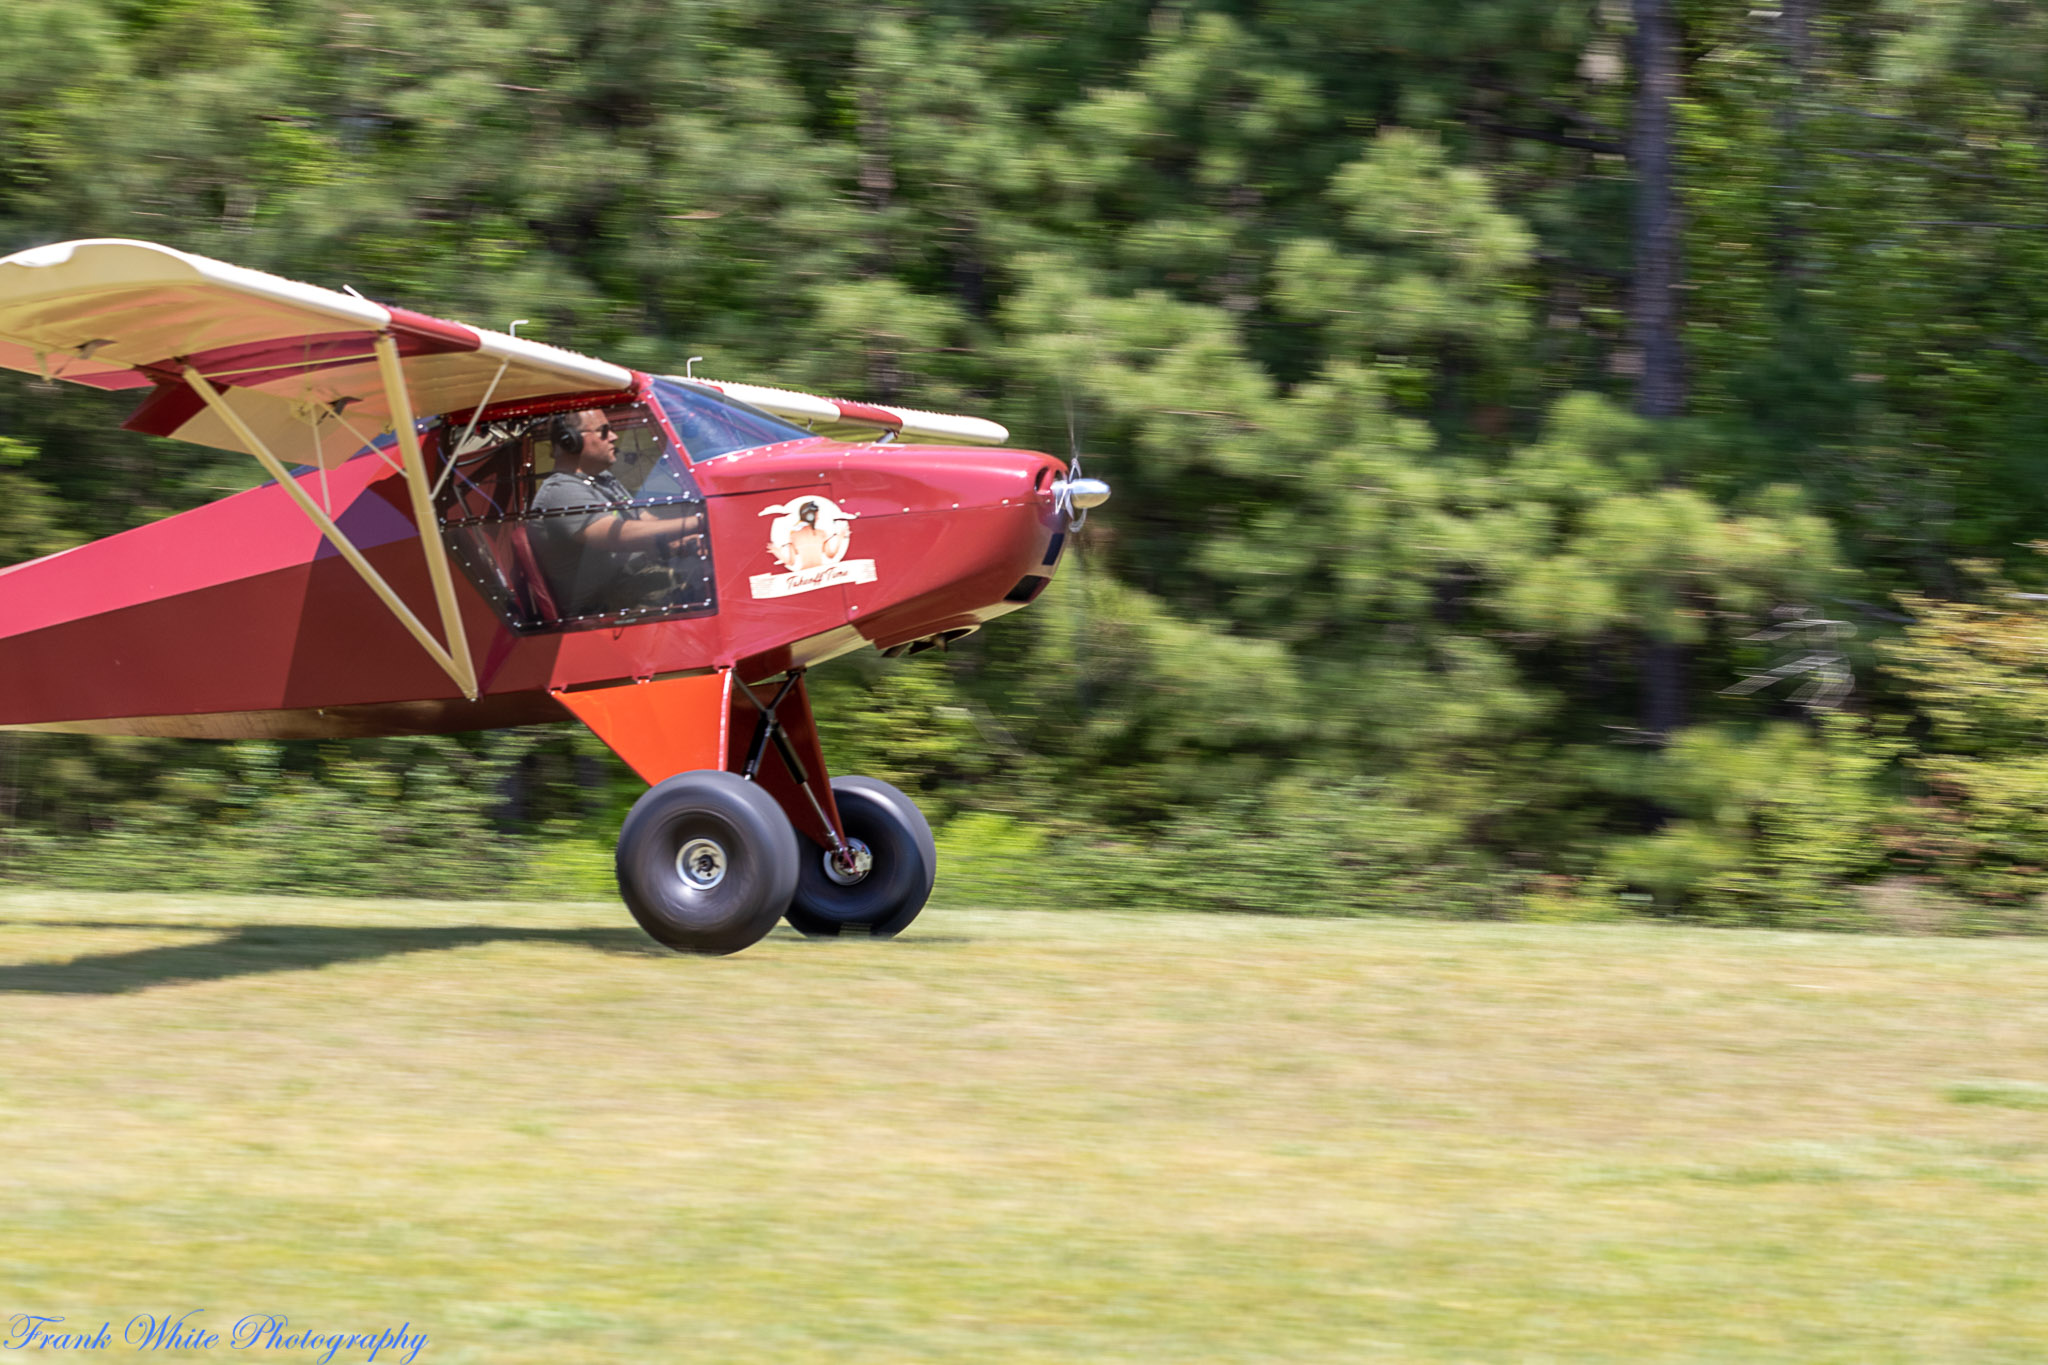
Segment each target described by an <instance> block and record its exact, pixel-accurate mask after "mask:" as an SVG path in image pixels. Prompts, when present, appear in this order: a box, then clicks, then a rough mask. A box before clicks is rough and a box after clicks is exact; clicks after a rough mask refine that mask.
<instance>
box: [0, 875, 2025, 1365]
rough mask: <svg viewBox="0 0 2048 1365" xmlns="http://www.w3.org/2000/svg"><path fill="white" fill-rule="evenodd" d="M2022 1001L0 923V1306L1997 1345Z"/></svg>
mask: <svg viewBox="0 0 2048 1365" xmlns="http://www.w3.org/2000/svg"><path fill="white" fill-rule="evenodd" d="M2044 968H2048V943H2040V942H2034V941H2024V942H2016V941H1996V942H1989V941H1977V942H1969V941H1956V940H1936V939H1885V938H1846V937H1844V938H1829V937H1821V936H1807V935H1791V934H1766V933H1738V932H1713V931H1703V930H1690V929H1664V928H1658V927H1655V926H1641V925H1625V926H1567V925H1522V926H1514V925H1465V924H1441V923H1416V922H1384V921H1382V922H1361V921H1311V920H1294V919H1277V918H1276V919H1249V918H1204V917H1194V916H1181V915H1154V916H1145V915H1093V914H1068V915H1050V914H1005V913H999V912H988V911H964V910H934V911H931V912H928V914H927V916H926V918H925V919H924V920H922V921H920V922H919V924H918V925H917V926H916V927H915V929H914V930H913V931H912V933H911V935H908V936H906V937H905V938H904V939H902V940H899V941H897V942H895V943H884V944H877V943H866V942H845V943H810V942H805V941H802V940H799V939H796V938H794V937H786V936H784V935H783V934H781V933H778V934H777V935H776V936H775V937H773V938H771V939H769V940H768V941H767V942H764V943H763V944H761V945H759V946H758V947H757V948H755V949H753V950H751V951H749V952H747V953H745V954H742V955H740V956H738V957H734V958H728V959H723V960H709V961H707V960H696V959H688V958H681V957H675V956H672V955H669V954H666V953H662V952H659V951H656V950H654V949H653V948H652V946H651V945H649V944H647V943H646V942H645V941H644V940H642V939H641V938H640V936H639V934H638V932H637V931H636V930H634V929H633V928H632V927H631V925H630V923H629V922H628V921H627V920H626V918H625V916H624V913H623V911H620V910H618V909H616V908H614V907H609V906H593V905H575V906H561V907H550V906H535V905H531V904H520V905H495V904H441V903H400V902H339V901H315V900H284V899H253V898H251V899H235V898H205V899H201V898H189V899H177V898H164V897H149V896H86V895H72V894H59V893H25V892H15V893H10V894H7V895H4V896H0V1037H4V1045H5V1056H6V1063H5V1066H4V1070H0V1113H4V1114H5V1115H6V1119H5V1124H4V1128H0V1196H4V1199H5V1210H6V1212H5V1217H4V1221H0V1228H4V1231H0V1288H4V1291H5V1301H4V1304H0V1313H13V1312H18V1311H29V1312H37V1313H61V1314H64V1315H65V1316H66V1317H67V1318H68V1319H70V1321H72V1322H73V1323H86V1324H90V1325H94V1326H96V1325H97V1324H98V1323H99V1322H101V1321H105V1320H109V1319H111V1320H113V1322H114V1324H115V1332H116V1333H117V1334H118V1332H119V1331H120V1327H121V1324H122V1323H123V1322H125V1321H126V1320H127V1318H128V1317H130V1316H132V1315H134V1314H138V1313H158V1314H161V1313H164V1312H166V1311H171V1312H174V1313H182V1312H184V1311H186V1310H188V1309H194V1308H197V1309H203V1310H205V1313H204V1316H203V1318H202V1319H201V1320H202V1321H205V1322H208V1323H210V1324H211V1325H213V1326H214V1327H215V1328H216V1329H218V1328H220V1327H222V1326H224V1325H225V1324H227V1323H228V1322H231V1321H232V1320H233V1319H234V1318H235V1317H237V1316H239V1315H241V1314H243V1313H277V1314H286V1315H289V1317H290V1318H291V1320H292V1322H293V1324H294V1326H295V1327H297V1326H301V1325H302V1326H305V1327H311V1328H313V1329H315V1330H320V1331H336V1330H342V1331H376V1330H379V1329H381V1328H384V1327H396V1326H398V1324H399V1323H401V1322H409V1323H410V1324H411V1325H412V1328H413V1330H415V1331H421V1330H424V1331H425V1332H426V1333H427V1335H428V1337H429V1344H428V1346H427V1347H426V1349H425V1350H424V1351H422V1352H421V1353H420V1355H419V1357H418V1358H419V1359H421V1360H426V1361H431V1362H436V1363H437V1365H444V1363H446V1362H458V1361H477V1362H506V1361H547V1362H584V1361H591V1362H595V1361H606V1362H609V1361H624V1360H679V1361H680V1360H689V1361H723V1360H730V1361H763V1360H812V1359H820V1360H835V1361H876V1362H882V1361H892V1362H893V1361H910V1360H934V1361H939V1360H968V1359H973V1360H976V1361H985V1360H1001V1361H1012V1360H1014V1361H1074V1360H1089V1361H1097V1360H1101V1361H1117V1360H1131V1361H1139V1360H1142V1361H1148V1362H1161V1361H1174V1362H1178V1361H1212V1360H1213V1361H1253V1360H1302V1361H1338V1360H1389V1361H1393V1360H1416V1361H1435V1360H1443V1361H1454V1360H1455V1361H1507V1360H1512V1361H1559V1362H1566V1361H1570V1362H1581V1361H1643V1360H1659V1361H1663V1360H1673V1361H1676V1360H1697V1361H1780V1360H1782V1361H1800V1362H1807V1361H1845V1362H1847V1361H1855V1362H1870V1361H1912V1362H1925V1361H1946V1360H1957V1361H1961V1360H1970V1361H1978V1360H2011V1361H2034V1360H2038V1359H2040V1358H2041V1357H2042V1356H2043V1355H2048V1292H2044V1290H2048V1234H2044V1227H2048V1218H2044V1214H2048V1111H2044V1109H2043V1108H2042V1105H2043V1103H2044V1102H2048V1101H2044V1100H2043V1096H2044V1095H2048V1090H2044V1089H2043V1083H2044V1082H2048V988H2044V982H2048V972H2044ZM0 1354H4V1352H0ZM257 1354H265V1353H257ZM267 1354H269V1355H270V1356H271V1357H272V1358H283V1357H282V1355H281V1353H277V1352H270V1353H267ZM232 1355H233V1353H230V1352H225V1351H214V1352H195V1353H192V1356H191V1358H195V1359H197V1358H213V1359H225V1358H230V1357H231V1356H232ZM348 1358H353V1359H358V1360H359V1359H361V1353H360V1352H358V1353H356V1354H355V1355H354V1356H353V1357H350V1356H348V1355H347V1354H346V1353H344V1354H343V1355H338V1356H337V1357H336V1359H348ZM392 1358H393V1357H392V1356H390V1355H388V1354H387V1355H383V1356H380V1357H379V1359H380V1360H385V1361H388V1360H391V1359H392Z"/></svg>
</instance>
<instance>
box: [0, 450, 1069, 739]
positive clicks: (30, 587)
mask: <svg viewBox="0 0 2048 1365" xmlns="http://www.w3.org/2000/svg"><path fill="white" fill-rule="evenodd" d="M1062 472H1063V466H1062V465H1061V463H1060V462H1059V461H1057V460H1055V459H1053V458H1052V457H1050V456H1047V455H1042V454H1039V453H1036V452H1032V451H1021V450H1010V449H985V448H971V447H969V448H953V447H940V446H914V445H874V444H867V445H849V444H845V443H842V442H837V441H831V440H825V439H822V438H811V439H805V440H792V441H786V442H783V443H782V444H779V445H771V446H765V447H761V448H758V449H754V450H750V451H745V452H742V453H739V454H735V455H729V456H724V457H721V458H717V459H713V460H709V461H705V462H703V463H698V464H694V465H692V466H690V473H691V475H692V476H693V477H694V479H695V481H696V483H697V486H698V488H699V489H700V490H701V493H702V495H703V515H704V518H705V521H706V523H707V534H708V538H709V542H710V546H711V555H712V564H713V569H714V572H715V578H716V589H717V602H718V606H717V609H716V610H715V611H712V612H709V613H708V614H702V615H697V616H693V617H689V618H687V619H673V620H662V621H652V622H646V623H641V624H630V625H617V626H608V627H603V628H596V629H591V628H585V629H576V630H562V631H548V630H538V631H535V630H527V631H524V632H523V633H522V632H519V631H515V629H514V626H513V624H511V623H508V622H507V620H506V619H504V617H503V615H502V613H501V611H500V610H499V609H497V608H494V606H493V605H492V603H491V602H489V601H487V600H486V598H485V597H484V595H483V594H482V593H480V592H479V591H478V590H477V587H476V586H475V584H474V583H472V582H470V581H466V580H458V581H457V584H456V589H457V593H458V598H459V603H460V607H461V616H462V622H463V627H464V630H465V633H466V635H467V637H468V642H469V649H470V653H471V656H472V658H473V659H474V660H475V662H476V669H477V674H478V687H479V692H480V695H479V696H478V698H477V699H476V700H474V701H471V700H468V699H466V698H464V697H463V695H462V694H461V692H460V691H459V690H458V689H457V688H456V686H455V685H454V683H453V682H451V680H450V678H449V676H448V674H447V673H446V672H444V671H443V670H442V668H440V667H439V666H437V665H436V664H435V662H434V661H433V660H432V659H431V658H430V657H429V656H428V654H427V653H426V652H425V651H424V650H422V649H421V647H420V646H419V644H418V643H416V642H415V641H414V640H413V639H412V638H411V637H410V636H409V635H408V634H407V633H406V631H405V629H404V628H403V627H402V626H401V625H400V624H399V623H398V621H397V620H396V619H395V618H394V617H393V616H392V614H391V613H390V612H389V611H387V610H386V609H385V608H384V606H383V605H382V604H381V603H380V602H379V601H378V600H377V598H376V597H375V595H374V594H373V593H372V592H371V590H370V589H369V587H368V586H366V584H365V583H364V581H363V579H362V578H361V577H360V576H359V575H358V574H357V573H356V572H355V571H354V570H353V569H352V568H351V567H350V566H349V565H348V564H347V563H346V561H345V560H343V559H342V557H341V556H340V555H339V554H337V553H336V552H335V550H334V548H333V546H332V545H331V544H329V543H328V542H327V541H326V540H325V539H324V538H323V536H322V535H321V533H320V531H319V530H317V529H316V528H315V527H314V526H313V525H312V524H311V523H310V522H309V521H308V520H307V518H306V517H305V516H303V515H301V513H300V512H299V511H298V509H297V508H295V507H294V506H293V505H292V503H291V501H290V499H289V498H288V497H287V496H286V494H285V491H284V489H283V488H281V487H279V486H277V485H275V484H271V485H266V486H264V487H261V488H257V489H254V490H251V491H249V492H246V493H241V494H237V495H235V496H233V497H228V498H224V499H222V500H220V501H218V502H215V503H210V504H208V505H206V506H203V507H199V508H196V509H194V510H192V511H189V512H185V513H182V514H180V515H178V516H174V517H170V518H167V519H165V520H163V521H160V522H156V523H154V524H151V525H148V526H143V527H139V528H137V529H135V530H132V531H128V532H124V533H122V534H120V535H116V536H110V537H108V538H106V539H104V540H100V541H95V542H93V543H91V544H89V545H85V546H81V547H79V548H78V549H74V550H69V551H66V552H64V553H62V554H57V555H53V556H50V557H48V558H45V559H40V560H35V561H32V562H30V563H27V564H22V565H17V566H15V567H13V568H9V569H4V570H0V726H13V727H28V728H37V729H64V730H80V731H87V732H95V733H105V734H144V735H171V736H191V737H205V738H241V737H273V738H304V737H316V736H328V735H374V734H417V733H445V732H454V731H463V730H476V729H486V728H492V727H496V726H502V725H512V724H521V723H526V722H530V721H541V720H558V719H567V718H568V715H569V712H568V711H567V710H565V709H564V708H563V706H562V705H561V703H560V702H559V701H558V700H557V699H556V694H557V693H560V692H565V691H570V692H573V691H574V690H576V689H579V688H584V687H588V686H591V685H594V684H601V683H606V682H617V681H624V680H647V679H658V678H664V677H669V676H674V675H678V674H686V673H691V672H696V671H701V670H707V669H721V668H731V669H733V670H734V671H735V672H736V673H737V675H738V676H739V677H740V678H742V679H753V678H762V677H767V676H769V675H771V674H774V673H777V672H780V671H783V670H785V669H789V668H792V667H806V666H809V665H811V664H815V663H818V662H821V661H823V660H825V659H828V658H832V657H834V656H836V655H840V654H845V653H848V652H850V651H852V650H856V649H859V648H862V647H864V646H868V645H874V646H877V647H880V648H884V649H889V648H893V647H896V646H900V645H903V644H906V643H910V642H916V641H921V640H926V639H930V638H933V637H939V636H944V635H946V634H947V633H949V632H956V631H963V630H966V629H970V628H972V627H975V626H978V625H980V624H981V623H982V622H984V621H987V620H989V619H991V618H992V617H995V616H999V615H1001V614H1003V613H1004V612H1007V611H1012V610H1015V609H1016V608H1018V607H1019V606H1022V605H1023V604H1024V603H1026V602H1028V601H1029V600H1030V599H1031V597H1032V596H1034V595H1035V594H1036V591H1037V589H1038V588H1040V587H1042V586H1043V582H1044V580H1045V579H1047V578H1049V577H1050V575H1051V574H1052V572H1053V567H1054V563H1055V562H1056V560H1057V558H1058V539H1057V532H1059V531H1060V529H1061V528H1062V526H1063V525H1064V522H1063V520H1062V518H1061V517H1060V515H1059V514H1058V513H1057V512H1056V510H1055V508H1054V505H1053V498H1052V494H1051V493H1050V492H1049V488H1050V485H1051V484H1052V481H1053V480H1054V479H1056V478H1057V477H1059V475H1060V474H1061V473H1062ZM299 483H300V486H301V487H303V488H304V489H305V490H306V491H307V492H308V493H309V494H311V495H312V497H313V498H314V499H315V500H316V501H320V502H323V503H324V504H325V505H327V506H329V507H331V508H332V515H333V516H334V519H335V521H336V522H337V523H338V524H339V526H340V528H341V529H342V531H343V532H345V533H346V534H347V536H348V538H349V539H350V540H351V541H353V542H354V543H355V545H356V546H357V547H358V548H360V549H361V550H362V551H363V552H364V554H365V555H366V556H367V557H368V559H369V560H370V562H371V563H372V564H373V565H374V566H375V568H376V569H377V570H378V571H379V572H380V573H381V574H382V575H383V576H384V578H385V579H386V580H387V581H388V582H389V583H390V584H391V585H392V586H393V587H394V588H395V589H396V590H397V592H398V593H399V594H400V595H401V596H402V597H404V598H405V599H406V601H407V602H408V603H410V604H411V605H412V606H413V610H414V611H415V612H416V613H418V614H420V615H421V616H423V617H424V616H426V615H427V614H428V613H429V612H430V611H431V607H432V600H433V599H432V594H431V588H430V585H429V582H428V575H427V571H426V561H425V557H424V556H423V554H422V546H421V544H420V540H419V535H418V532H417V530H416V529H415V526H414V524H413V521H412V519H411V516H410V514H409V504H408V502H407V492H406V487H405V484H404V481H403V479H402V478H401V477H400V475H399V473H398V471H397V470H396V469H395V468H393V466H392V465H391V464H390V463H388V462H387V461H386V460H385V459H384V458H383V457H382V456H381V455H379V454H378V453H375V452H372V453H368V454H364V455H359V456H357V457H356V458H355V459H353V460H351V461H349V462H347V463H345V464H343V465H341V466H340V467H338V468H336V469H334V470H333V471H331V472H330V473H328V474H327V476H326V478H325V481H324V484H323V480H322V478H321V476H320V475H319V474H318V473H317V472H310V471H309V472H306V473H303V474H301V475H299ZM804 494H811V495H816V496H818V497H822V498H825V499H829V500H830V501H831V503H832V504H833V505H835V506H836V507H838V508H839V509H841V510H842V511H843V512H844V513H846V514H848V515H849V516H850V518H851V520H850V522H848V523H847V524H848V525H850V527H851V540H852V545H851V548H850V549H847V550H843V551H842V552H841V557H842V558H845V559H848V560H853V559H858V560H861V561H872V562H873V573H872V578H871V579H870V580H869V581H847V582H839V583H832V584H829V585H827V586H822V587H813V588H806V589H805V590H802V591H797V592H794V593H791V594H789V595H782V596H761V595H759V587H758V581H757V580H759V579H761V577H762V576H764V575H766V576H770V577H774V576H777V575H781V574H783V573H784V572H785V570H786V567H787V566H786V565H784V564H781V563H778V562H777V560H776V558H775V557H774V550H773V548H772V547H771V545H770V543H769V535H768V529H767V528H768V526H769V524H770V523H769V521H768V520H767V518H765V517H764V515H763V513H764V511H765V510H766V509H769V508H771V507H775V506H778V505H788V504H790V503H791V501H792V499H794V498H796V497H798V496H799V495H804ZM437 548H438V547H437Z"/></svg>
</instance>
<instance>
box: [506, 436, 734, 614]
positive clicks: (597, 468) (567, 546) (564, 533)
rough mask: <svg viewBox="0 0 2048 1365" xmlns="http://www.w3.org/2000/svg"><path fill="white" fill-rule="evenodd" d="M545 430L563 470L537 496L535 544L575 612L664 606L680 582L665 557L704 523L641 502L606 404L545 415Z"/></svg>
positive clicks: (558, 592) (560, 597) (552, 582)
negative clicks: (623, 478)
mask: <svg viewBox="0 0 2048 1365" xmlns="http://www.w3.org/2000/svg"><path fill="white" fill-rule="evenodd" d="M537 434H539V435H543V436H545V437H546V438H547V439H548V441H549V443H550V444H552V445H553V446H554V450H555V472H554V473H552V474H550V475H548V476H547V478H545V479H543V480H542V481H541V485H540V488H539V490H538V491H536V492H535V494H534V498H533V509H532V510H533V511H534V512H536V513H540V514H542V515H540V516H538V517H537V518H536V519H535V521H534V523H533V525H534V533H535V534H534V549H535V551H536V553H537V554H538V556H539V558H540V567H541V572H542V573H543V574H544V575H545V576H546V578H547V580H548V586H549V587H550V588H551V589H552V590H553V592H554V594H555V597H556V600H557V601H559V602H561V603H562V612H563V614H564V615H567V616H589V615H592V614H595V613H598V612H605V611H619V610H624V609H626V608H630V607H637V606H658V605H662V604H663V602H664V601H665V599H666V598H667V597H668V596H669V595H670V594H671V593H672V592H673V591H674V589H675V587H676V586H677V585H676V583H675V578H674V574H673V573H671V572H669V571H667V570H664V569H662V568H660V567H659V564H658V562H657V561H659V560H661V559H665V558H670V557H673V556H674V555H675V553H676V552H677V550H678V549H680V548H681V546H682V544H683V542H684V541H686V540H687V539H688V538H689V537H691V536H693V535H696V534H697V533H699V532H700V531H702V530H703V519H702V518H701V517H699V516H697V515H695V514H690V515H686V516H682V517H657V516H651V515H649V509H647V508H644V507H635V506H633V494H632V491H631V490H630V489H628V488H627V487H626V485H625V484H623V483H621V482H619V480H618V477H617V476H616V475H614V474H613V473H612V472H611V470H612V466H613V465H614V464H615V463H617V462H618V458H619V437H618V433H617V432H616V431H614V430H613V429H612V424H611V422H610V421H609V420H607V419H606V417H605V414H604V411H603V409H601V408H589V409H585V410H584V411H582V412H565V413H556V414H555V415H554V416H552V417H545V418H542V419H541V421H540V423H539V424H538V427H537Z"/></svg>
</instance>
